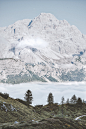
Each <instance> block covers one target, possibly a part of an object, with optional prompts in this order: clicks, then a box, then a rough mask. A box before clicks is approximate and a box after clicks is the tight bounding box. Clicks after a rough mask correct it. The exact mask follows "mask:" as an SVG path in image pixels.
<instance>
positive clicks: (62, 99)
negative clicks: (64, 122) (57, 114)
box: [61, 97, 65, 117]
mask: <svg viewBox="0 0 86 129" xmlns="http://www.w3.org/2000/svg"><path fill="white" fill-rule="evenodd" d="M64 101H65V99H64V97H62V98H61V104H62V105H61V107H62V117H63V113H64V109H63V108H64Z"/></svg>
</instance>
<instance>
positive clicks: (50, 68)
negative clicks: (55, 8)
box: [0, 13, 86, 84]
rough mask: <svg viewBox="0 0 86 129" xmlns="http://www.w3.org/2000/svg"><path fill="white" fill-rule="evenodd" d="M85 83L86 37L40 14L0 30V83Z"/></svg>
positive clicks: (50, 17)
mask: <svg viewBox="0 0 86 129" xmlns="http://www.w3.org/2000/svg"><path fill="white" fill-rule="evenodd" d="M30 81H43V82H46V81H47V82H64V81H86V35H83V34H82V33H81V32H80V31H79V30H78V28H77V27H75V26H74V25H70V24H69V23H68V22H67V21H66V20H58V19H56V17H55V16H53V15H52V14H50V13H41V14H40V15H39V16H38V17H36V18H34V19H33V20H30V19H24V20H20V21H17V22H15V23H14V24H12V25H9V26H8V27H1V28H0V82H3V83H13V84H15V83H21V82H30Z"/></svg>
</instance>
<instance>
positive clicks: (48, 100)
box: [47, 93, 54, 104]
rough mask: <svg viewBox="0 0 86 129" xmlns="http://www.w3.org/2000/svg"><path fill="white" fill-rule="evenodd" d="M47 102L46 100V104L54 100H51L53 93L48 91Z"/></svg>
mask: <svg viewBox="0 0 86 129" xmlns="http://www.w3.org/2000/svg"><path fill="white" fill-rule="evenodd" d="M47 102H48V104H53V102H54V100H53V95H52V93H49V95H48V99H47Z"/></svg>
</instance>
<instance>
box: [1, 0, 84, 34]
mask: <svg viewBox="0 0 86 129" xmlns="http://www.w3.org/2000/svg"><path fill="white" fill-rule="evenodd" d="M40 13H51V14H53V15H54V16H55V17H56V18H57V19H58V20H64V19H65V20H67V21H68V22H69V24H70V25H75V26H76V27H77V28H78V29H79V30H80V31H81V32H82V33H83V34H85V35H86V0H0V27H4V26H8V25H10V24H13V23H14V22H16V21H18V20H23V19H34V18H35V17H37V16H38V15H39V14H40Z"/></svg>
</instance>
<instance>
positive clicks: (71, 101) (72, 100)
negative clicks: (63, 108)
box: [70, 95, 77, 104]
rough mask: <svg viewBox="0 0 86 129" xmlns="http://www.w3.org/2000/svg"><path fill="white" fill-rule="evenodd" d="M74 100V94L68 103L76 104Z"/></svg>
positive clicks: (75, 98)
mask: <svg viewBox="0 0 86 129" xmlns="http://www.w3.org/2000/svg"><path fill="white" fill-rule="evenodd" d="M76 102H77V97H76V96H75V95H73V96H72V98H71V100H70V103H71V104H76Z"/></svg>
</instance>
